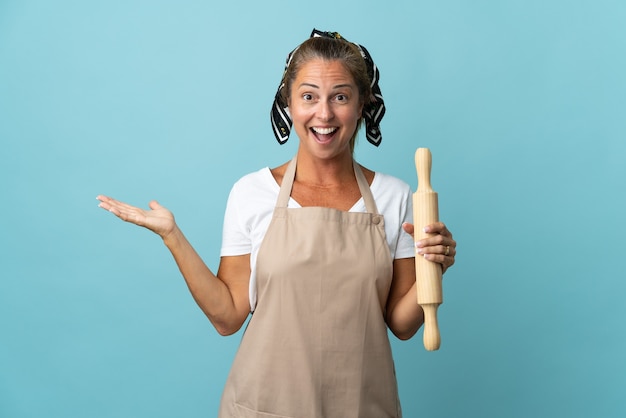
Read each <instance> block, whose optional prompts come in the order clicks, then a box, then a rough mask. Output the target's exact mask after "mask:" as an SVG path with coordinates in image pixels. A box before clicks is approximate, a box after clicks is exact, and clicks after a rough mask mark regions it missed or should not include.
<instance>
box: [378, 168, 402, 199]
mask: <svg viewBox="0 0 626 418" xmlns="http://www.w3.org/2000/svg"><path fill="white" fill-rule="evenodd" d="M370 187H371V189H372V193H374V194H375V195H376V194H390V195H396V196H404V195H409V194H410V193H411V186H409V184H408V183H407V182H405V181H404V180H402V179H400V178H398V177H395V176H392V175H390V174H386V173H381V172H380V171H376V172H375V175H374V181H373V182H372V185H371V186H370Z"/></svg>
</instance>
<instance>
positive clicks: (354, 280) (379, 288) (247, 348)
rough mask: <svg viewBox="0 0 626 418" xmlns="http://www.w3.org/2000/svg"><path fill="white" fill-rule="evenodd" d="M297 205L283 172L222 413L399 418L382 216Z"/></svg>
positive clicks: (289, 174) (371, 207)
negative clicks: (291, 205) (291, 202)
mask: <svg viewBox="0 0 626 418" xmlns="http://www.w3.org/2000/svg"><path fill="white" fill-rule="evenodd" d="M353 164H354V171H355V175H356V178H357V182H358V184H359V189H360V190H361V195H362V196H363V199H364V201H365V207H366V208H367V212H368V213H356V212H344V211H339V210H336V209H330V208H320V207H304V208H297V209H288V208H287V204H288V201H289V196H290V194H291V188H292V185H293V180H294V177H295V171H296V159H295V158H294V159H293V160H292V161H291V163H290V164H289V166H288V168H287V170H286V173H285V175H284V177H283V181H282V185H281V188H280V193H279V197H278V201H277V203H276V208H275V210H274V216H273V218H272V221H271V223H270V226H269V228H268V230H267V233H266V235H265V238H264V240H263V243H262V244H261V248H260V249H259V255H258V258H257V293H258V302H257V306H256V310H255V311H254V314H253V315H252V318H251V319H250V322H249V324H248V327H247V329H246V331H245V333H244V336H243V338H242V341H241V345H240V347H239V350H238V352H237V355H236V357H235V361H234V363H233V367H232V370H231V372H230V375H229V377H228V381H227V382H226V387H225V389H224V394H223V396H222V403H221V406H220V415H219V417H220V418H233V417H237V418H262V417H265V418H270V417H274V418H276V417H282V418H287V417H288V418H352V417H354V418H387V417H394V418H400V417H401V412H400V404H399V401H398V393H397V385H396V377H395V371H394V365H393V360H392V357H391V348H390V345H389V339H388V335H387V326H386V324H385V321H384V311H385V304H386V301H387V295H388V293H389V287H390V285H391V277H392V260H391V254H390V252H389V247H388V245H387V240H386V237H385V226H384V219H383V217H382V215H380V214H378V210H377V209H376V204H375V202H374V199H373V197H372V193H371V191H370V189H369V186H368V184H367V181H366V179H365V176H364V175H363V173H362V171H361V169H360V167H359V166H358V164H357V163H356V162H354V163H353Z"/></svg>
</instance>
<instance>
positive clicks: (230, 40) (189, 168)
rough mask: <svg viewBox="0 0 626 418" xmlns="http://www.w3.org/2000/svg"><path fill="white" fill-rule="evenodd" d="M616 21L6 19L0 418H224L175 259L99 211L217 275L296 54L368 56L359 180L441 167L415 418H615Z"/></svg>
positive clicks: (490, 7) (493, 11) (590, 16)
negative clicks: (441, 234)
mask: <svg viewBox="0 0 626 418" xmlns="http://www.w3.org/2000/svg"><path fill="white" fill-rule="evenodd" d="M624 22H626V3H624V2H623V1H619V0H615V1H610V0H595V1H592V0H588V1H585V0H580V1H562V0H552V1H546V0H541V1H539V0H524V1H522V0H519V1H514V0H508V1H496V0H491V1H488V0H475V1H460V0H457V1H453V0H442V1H436V2H434V1H430V2H427V1H421V0H418V1H414V0H410V1H409V0H406V1H389V2H381V1H376V2H375V1H363V0H359V1H356V0H355V1H330V0H321V1H317V2H313V3H311V2H308V3H303V2H288V1H278V0H271V1H263V2H255V1H249V2H243V1H229V2H220V3H219V4H217V3H216V2H208V1H199V0H198V1H180V2H167V1H148V0H146V1H89V2H87V1H78V0H76V1H70V0H58V1H54V2H52V1H50V2H49V1H35V0H31V1H29V0H24V1H18V0H14V1H12V0H0V141H1V148H0V191H1V193H0V202H1V203H0V227H1V230H0V231H1V232H0V247H1V248H0V257H1V259H0V260H1V261H0V416H1V417H10V418H17V417H19V418H22V417H64V418H70V417H208V416H214V415H215V411H216V409H217V405H218V402H219V397H220V394H221V390H222V386H223V384H224V381H225V379H226V374H227V372H228V369H229V367H230V364H231V361H232V358H233V356H234V353H235V350H236V347H237V345H238V343H239V340H240V337H241V334H237V335H235V336H231V337H226V338H225V337H220V336H218V334H217V333H216V332H215V331H214V330H213V328H212V327H211V325H210V324H209V322H208V321H207V320H206V319H205V318H204V317H203V315H202V313H201V311H200V310H199V309H198V308H197V307H196V306H195V304H194V302H193V300H192V298H191V296H190V295H189V293H188V291H187V289H186V286H185V284H184V281H183V280H182V278H181V277H180V276H179V273H178V271H177V269H176V266H175V264H174V263H173V261H172V260H171V256H170V255H169V253H168V252H167V250H166V249H165V247H164V246H163V245H162V243H161V242H160V240H159V239H158V238H157V237H156V236H154V235H152V234H151V233H150V232H148V231H146V230H142V229H139V228H136V227H133V226H130V225H127V224H124V223H123V222H120V221H119V220H117V219H116V218H115V217H113V216H111V215H109V214H107V213H106V212H104V211H102V210H101V209H99V208H97V202H96V200H95V196H96V195H97V194H100V193H104V194H110V195H112V196H114V197H117V198H119V199H122V200H126V201H129V202H131V203H133V204H137V205H141V206H146V205H147V202H148V201H149V200H150V199H153V198H156V199H158V200H159V201H160V202H161V203H162V204H164V205H165V206H167V207H169V208H170V209H171V210H172V211H173V212H174V213H175V214H176V217H177V220H178V223H179V224H180V226H181V228H182V229H183V230H184V231H185V232H186V234H187V236H188V238H189V239H190V240H191V242H192V243H193V244H194V245H195V246H196V248H197V250H198V251H199V252H200V254H202V256H203V257H204V259H205V261H206V262H207V264H208V265H209V266H210V267H211V268H213V269H215V268H216V267H217V264H218V261H219V247H220V241H221V227H222V217H223V211H224V207H225V202H226V198H227V194H228V191H229V189H230V187H231V185H232V183H233V182H234V181H235V180H236V179H237V178H239V177H240V176H242V175H243V174H246V173H248V172H250V171H253V170H257V169H259V168H261V167H264V166H276V165H278V164H281V163H282V162H284V161H286V160H287V159H289V158H290V157H291V156H292V155H293V154H294V153H295V150H296V145H297V141H296V140H294V139H292V140H291V141H289V143H288V144H287V145H285V146H283V147H280V146H279V145H278V144H277V143H276V141H275V140H274V138H273V135H272V132H271V129H270V124H269V120H268V115H269V109H270V105H271V100H272V98H273V95H274V93H275V89H276V87H277V85H278V82H279V78H280V75H281V72H282V69H283V64H284V59H285V56H286V54H287V52H288V51H290V50H291V49H292V48H293V47H295V46H296V45H297V44H298V43H300V42H301V41H303V40H304V39H305V38H307V37H308V35H309V33H310V31H311V29H312V28H313V27H317V28H319V29H323V30H337V31H339V32H341V33H342V34H343V35H344V36H345V37H347V38H348V39H350V40H353V41H355V42H358V43H362V44H363V45H365V46H366V47H367V48H368V49H369V51H370V52H371V53H372V55H373V57H374V59H375V61H376V63H377V64H378V66H379V68H380V71H381V87H382V91H383V94H384V95H385V99H386V102H387V105H388V110H387V116H386V117H385V119H384V120H383V123H382V131H383V143H382V145H381V146H380V148H378V149H375V148H374V147H372V146H370V145H369V144H368V143H367V142H366V141H365V140H364V138H363V137H362V138H361V140H360V142H359V144H358V145H357V151H356V157H357V159H358V160H359V161H360V162H361V163H363V164H364V165H366V166H368V167H370V168H374V169H376V170H378V171H381V172H386V173H389V174H393V175H396V176H398V177H400V178H402V179H404V180H406V181H407V182H408V183H409V184H411V186H412V187H413V188H415V187H416V186H417V179H416V174H415V168H414V162H413V154H414V151H415V149H416V148H417V147H428V148H430V149H431V151H432V153H433V173H432V179H433V187H434V188H435V190H437V191H438V192H439V201H440V217H441V219H442V220H444V221H445V222H446V223H447V224H448V225H449V227H450V229H451V230H452V231H453V233H454V235H455V238H456V239H457V240H458V242H459V255H458V258H457V265H456V266H455V267H454V268H453V269H451V270H450V271H449V272H448V273H447V274H446V277H445V280H444V295H445V303H444V304H443V305H442V306H441V308H440V310H439V313H440V327H441V331H442V347H441V349H440V350H439V351H437V352H433V353H429V352H426V351H425V350H424V348H423V346H422V341H421V332H420V334H419V335H418V336H416V337H415V338H413V339H412V340H410V341H409V342H400V341H396V340H394V341H393V348H394V352H395V357H396V364H397V373H398V380H399V385H400V395H401V399H402V402H403V407H404V412H405V416H406V417H408V418H411V417H418V416H429V417H555V416H560V417H592V416H593V417H623V416H625V415H626V400H625V398H624V393H625V392H624V389H625V388H626V360H625V356H624V353H625V352H626V332H625V327H624V320H625V318H626V304H625V303H624V301H623V299H624V296H623V295H624V292H625V291H626V285H625V280H624V279H625V277H624V276H625V274H624V269H623V264H622V263H621V262H620V259H621V258H622V257H623V253H624V250H625V244H624V236H625V232H626V225H625V222H624V220H623V214H624V207H625V197H624V196H625V194H624V189H625V187H624V186H625V179H626V164H625V162H624V159H625V157H626V138H625V134H626V117H625V116H626V112H625V111H626V82H625V78H624V74H626V29H625V26H624Z"/></svg>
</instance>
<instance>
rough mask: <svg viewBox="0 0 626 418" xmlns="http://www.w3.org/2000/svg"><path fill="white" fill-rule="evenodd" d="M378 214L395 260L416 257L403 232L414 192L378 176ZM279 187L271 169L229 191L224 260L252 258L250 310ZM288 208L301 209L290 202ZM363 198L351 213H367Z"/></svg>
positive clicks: (374, 184)
mask: <svg viewBox="0 0 626 418" xmlns="http://www.w3.org/2000/svg"><path fill="white" fill-rule="evenodd" d="M370 190H371V191H372V195H373V196H374V200H375V201H376V206H377V208H378V211H379V212H380V213H381V214H382V215H383V217H384V219H385V233H386V235H387V244H388V245H389V251H390V252H391V258H392V259H398V258H410V257H414V256H415V247H414V244H413V238H412V237H411V236H410V235H409V234H407V233H406V232H404V230H403V229H402V223H403V222H413V209H412V207H413V200H412V196H411V189H410V187H409V185H408V184H406V183H405V182H403V181H402V180H400V179H398V178H396V177H392V176H389V175H386V174H382V173H375V175H374V180H373V181H372V184H371V186H370ZM279 191H280V186H279V185H278V183H276V180H275V179H274V176H272V173H271V172H270V169H269V168H268V167H265V168H263V169H261V170H259V171H256V172H254V173H250V174H248V175H246V176H244V177H242V178H241V179H239V180H238V181H237V182H236V183H235V184H234V185H233V188H232V189H231V191H230V195H229V197H228V203H227V205H226V213H225V216H224V229H223V235H222V249H221V253H220V255H221V256H235V255H244V254H250V268H251V270H252V273H251V275H250V289H249V295H250V309H251V310H254V308H255V306H256V296H257V295H256V258H257V255H258V252H259V248H260V247H261V243H262V242H263V237H264V236H265V232H266V231H267V228H268V226H269V224H270V221H271V220H272V214H273V213H274V207H275V206H276V200H277V199H278V192H279ZM288 207H289V208H299V207H300V205H299V204H298V202H296V201H295V200H293V199H291V198H290V199H289V204H288ZM365 211H366V210H365V202H364V201H363V198H361V199H359V201H358V202H356V203H355V204H354V206H353V207H352V208H351V209H350V212H365Z"/></svg>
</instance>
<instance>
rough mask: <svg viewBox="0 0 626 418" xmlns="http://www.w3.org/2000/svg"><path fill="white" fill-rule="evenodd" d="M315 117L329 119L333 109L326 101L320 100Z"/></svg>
mask: <svg viewBox="0 0 626 418" xmlns="http://www.w3.org/2000/svg"><path fill="white" fill-rule="evenodd" d="M317 117H318V118H319V119H320V120H323V121H329V120H331V119H332V118H333V109H332V107H331V106H330V104H329V103H328V102H326V101H320V103H319V107H318V109H317Z"/></svg>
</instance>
